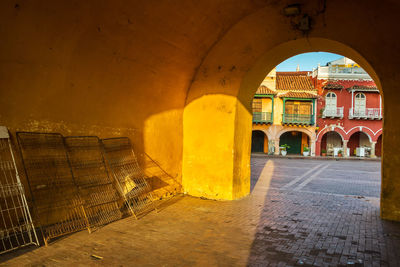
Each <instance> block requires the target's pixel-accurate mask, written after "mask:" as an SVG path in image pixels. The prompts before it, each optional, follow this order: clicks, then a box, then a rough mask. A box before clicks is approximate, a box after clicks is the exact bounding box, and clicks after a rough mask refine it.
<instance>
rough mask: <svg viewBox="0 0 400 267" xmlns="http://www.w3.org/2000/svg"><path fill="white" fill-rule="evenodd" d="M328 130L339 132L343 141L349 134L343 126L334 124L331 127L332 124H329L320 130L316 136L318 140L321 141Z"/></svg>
mask: <svg viewBox="0 0 400 267" xmlns="http://www.w3.org/2000/svg"><path fill="white" fill-rule="evenodd" d="M328 132H336V133H338V134H339V136H340V137H341V138H342V141H344V140H345V136H347V135H346V132H345V131H344V130H343V129H342V128H341V127H334V126H333V127H330V126H327V127H325V128H324V129H322V130H321V131H319V132H318V134H317V138H316V139H317V142H321V140H322V137H323V136H324V135H325V134H326V133H328Z"/></svg>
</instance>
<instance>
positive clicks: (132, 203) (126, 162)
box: [101, 137, 156, 218]
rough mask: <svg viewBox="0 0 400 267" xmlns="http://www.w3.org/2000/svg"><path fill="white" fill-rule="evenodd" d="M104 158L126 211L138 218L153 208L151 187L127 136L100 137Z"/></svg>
mask: <svg viewBox="0 0 400 267" xmlns="http://www.w3.org/2000/svg"><path fill="white" fill-rule="evenodd" d="M101 142H102V143H103V148H104V151H105V156H106V157H105V158H106V161H107V164H108V165H109V168H110V170H111V172H112V174H113V176H114V178H115V181H116V182H117V188H118V190H119V191H120V193H121V195H122V196H123V198H124V200H125V204H126V207H127V208H128V211H129V212H130V213H131V214H132V215H133V216H135V217H136V218H138V217H139V216H141V215H144V214H146V213H147V212H150V211H151V210H153V209H155V208H156V207H155V203H154V201H153V196H152V194H151V188H150V186H149V184H148V183H147V181H146V175H145V174H144V172H143V170H142V169H141V168H140V166H139V163H138V161H137V158H136V156H135V153H134V151H133V148H132V145H131V142H130V140H129V138H127V137H119V138H107V139H102V140H101Z"/></svg>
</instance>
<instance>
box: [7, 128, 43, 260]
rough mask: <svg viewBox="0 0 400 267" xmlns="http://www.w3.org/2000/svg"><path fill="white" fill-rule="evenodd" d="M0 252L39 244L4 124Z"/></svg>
mask: <svg viewBox="0 0 400 267" xmlns="http://www.w3.org/2000/svg"><path fill="white" fill-rule="evenodd" d="M0 214H1V219H0V254H2V253H5V252H7V251H11V250H14V249H17V248H20V247H24V246H27V245H31V244H34V245H39V242H38V238H37V235H36V231H35V228H34V225H33V223H32V218H31V215H30V212H29V208H28V204H27V202H26V198H25V192H24V188H23V185H22V184H21V181H20V179H19V175H18V171H17V167H16V164H15V159H14V154H13V151H12V146H11V142H10V139H9V136H8V131H7V128H5V127H4V126H0Z"/></svg>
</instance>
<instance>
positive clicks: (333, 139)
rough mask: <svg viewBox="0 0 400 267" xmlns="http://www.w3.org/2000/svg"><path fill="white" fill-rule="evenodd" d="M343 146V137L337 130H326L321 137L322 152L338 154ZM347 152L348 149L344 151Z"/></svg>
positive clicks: (331, 154)
mask: <svg viewBox="0 0 400 267" xmlns="http://www.w3.org/2000/svg"><path fill="white" fill-rule="evenodd" d="M342 148H343V137H342V136H341V135H340V134H339V133H338V132H335V131H329V132H326V133H325V134H324V135H323V136H322V138H321V149H320V151H321V154H324V153H325V154H326V155H327V156H337V154H338V151H339V150H341V149H342ZM343 153H344V154H346V151H343Z"/></svg>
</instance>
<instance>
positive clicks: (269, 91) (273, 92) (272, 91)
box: [256, 85, 276, 95]
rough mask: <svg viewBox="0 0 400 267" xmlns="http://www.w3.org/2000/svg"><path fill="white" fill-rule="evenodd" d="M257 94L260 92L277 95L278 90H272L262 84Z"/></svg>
mask: <svg viewBox="0 0 400 267" xmlns="http://www.w3.org/2000/svg"><path fill="white" fill-rule="evenodd" d="M256 94H259V95H276V92H275V91H274V90H271V89H269V88H268V87H266V86H264V85H262V86H260V87H258V89H257V92H256Z"/></svg>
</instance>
